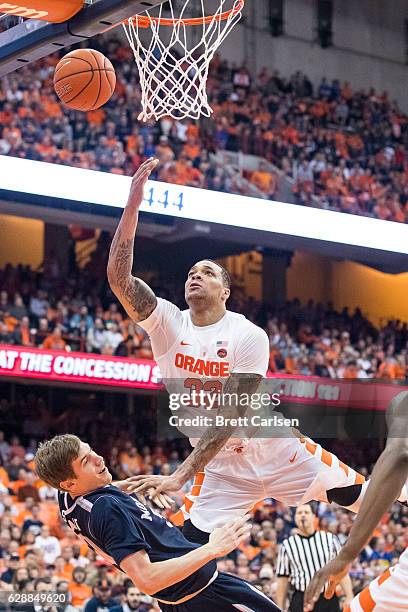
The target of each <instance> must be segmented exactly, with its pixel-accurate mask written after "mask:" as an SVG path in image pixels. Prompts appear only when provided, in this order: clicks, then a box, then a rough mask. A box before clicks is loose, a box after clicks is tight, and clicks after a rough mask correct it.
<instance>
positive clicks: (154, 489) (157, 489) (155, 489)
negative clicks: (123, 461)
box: [126, 475, 184, 497]
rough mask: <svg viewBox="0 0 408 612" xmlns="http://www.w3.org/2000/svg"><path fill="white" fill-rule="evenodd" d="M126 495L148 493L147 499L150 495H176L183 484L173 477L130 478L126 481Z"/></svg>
mask: <svg viewBox="0 0 408 612" xmlns="http://www.w3.org/2000/svg"><path fill="white" fill-rule="evenodd" d="M126 483H127V492H128V493H143V494H145V492H147V491H149V490H150V491H149V493H148V495H149V497H150V496H151V495H152V493H153V494H154V495H161V494H162V493H164V492H166V493H176V492H177V491H180V489H181V487H182V486H183V484H184V483H182V482H180V481H179V479H178V478H177V477H176V476H174V475H171V476H131V477H130V478H128V479H127V480H126Z"/></svg>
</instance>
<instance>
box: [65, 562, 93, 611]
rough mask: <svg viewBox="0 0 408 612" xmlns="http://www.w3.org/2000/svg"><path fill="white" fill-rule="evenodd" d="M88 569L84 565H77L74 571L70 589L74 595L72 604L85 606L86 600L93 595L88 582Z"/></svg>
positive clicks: (78, 606) (80, 606)
mask: <svg viewBox="0 0 408 612" xmlns="http://www.w3.org/2000/svg"><path fill="white" fill-rule="evenodd" d="M85 581H86V571H85V570H84V568H82V567H75V568H74V570H73V572H72V580H71V582H70V583H69V591H70V593H71V596H72V602H71V603H72V605H73V606H75V607H77V608H83V606H84V604H85V602H86V601H87V600H88V599H90V598H91V597H92V589H91V587H90V586H88V585H87V584H86V583H85Z"/></svg>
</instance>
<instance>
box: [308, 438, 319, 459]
mask: <svg viewBox="0 0 408 612" xmlns="http://www.w3.org/2000/svg"><path fill="white" fill-rule="evenodd" d="M306 450H308V451H309V453H311V454H312V455H315V454H316V450H317V444H314V443H313V442H309V440H306Z"/></svg>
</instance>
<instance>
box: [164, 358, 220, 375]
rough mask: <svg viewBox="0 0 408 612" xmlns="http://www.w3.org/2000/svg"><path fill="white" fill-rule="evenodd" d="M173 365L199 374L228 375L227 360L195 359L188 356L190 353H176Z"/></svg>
mask: <svg viewBox="0 0 408 612" xmlns="http://www.w3.org/2000/svg"><path fill="white" fill-rule="evenodd" d="M174 365H175V366H176V368H181V369H183V370H187V371H188V372H192V373H193V374H199V375H200V376H221V377H225V376H229V363H228V361H205V360H204V359H195V358H194V357H190V355H183V353H177V354H176V356H175V360H174Z"/></svg>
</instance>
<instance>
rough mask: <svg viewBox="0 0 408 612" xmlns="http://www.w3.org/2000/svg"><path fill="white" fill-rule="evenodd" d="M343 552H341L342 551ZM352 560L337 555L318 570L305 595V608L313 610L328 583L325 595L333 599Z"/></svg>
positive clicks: (307, 610)
mask: <svg viewBox="0 0 408 612" xmlns="http://www.w3.org/2000/svg"><path fill="white" fill-rule="evenodd" d="M340 554H341V553H340ZM349 569H350V562H349V561H345V560H343V559H341V558H340V557H336V559H333V561H330V562H329V563H327V565H325V566H324V567H322V569H321V570H319V571H318V572H316V574H315V575H314V576H313V578H312V580H311V581H310V583H309V585H308V587H307V589H306V592H305V597H304V602H303V610H304V612H311V610H314V607H315V605H316V602H317V601H318V599H319V598H320V594H321V592H322V590H323V589H324V585H325V584H326V583H327V586H326V589H325V592H324V596H325V598H326V599H331V598H332V597H333V595H334V594H335V592H336V586H337V584H338V583H339V582H340V580H341V579H342V578H344V576H345V575H346V574H347V573H348V571H349Z"/></svg>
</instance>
